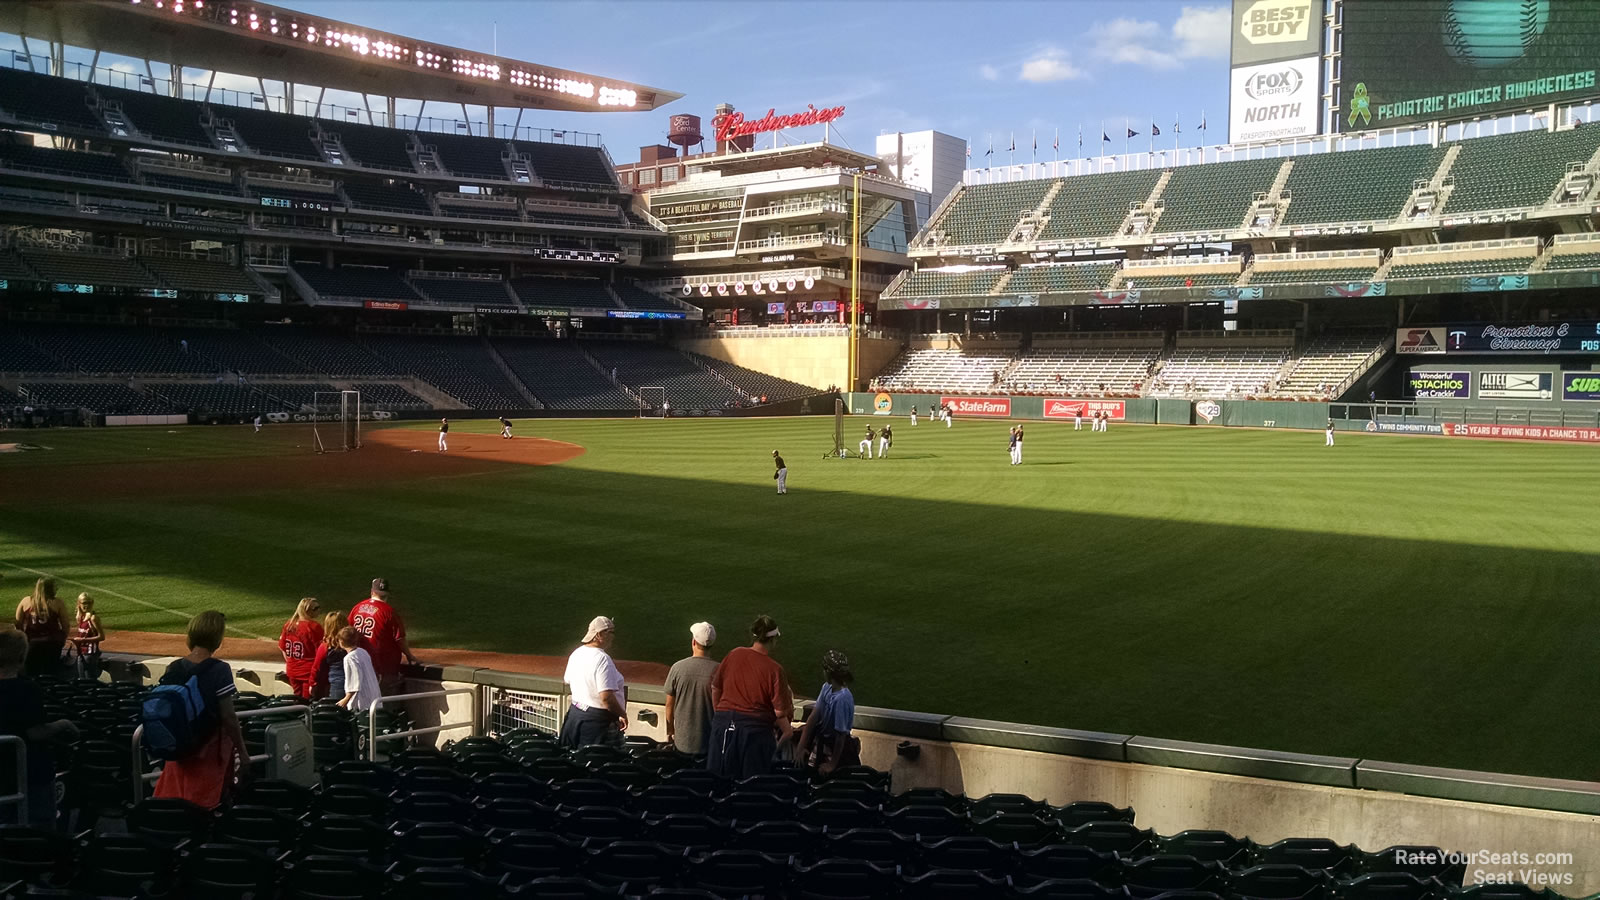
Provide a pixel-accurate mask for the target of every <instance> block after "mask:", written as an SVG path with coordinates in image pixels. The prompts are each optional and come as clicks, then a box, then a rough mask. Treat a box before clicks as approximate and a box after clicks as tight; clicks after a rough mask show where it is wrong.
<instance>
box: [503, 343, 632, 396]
mask: <svg viewBox="0 0 1600 900" xmlns="http://www.w3.org/2000/svg"><path fill="white" fill-rule="evenodd" d="M587 344H588V342H587V341H584V342H583V343H582V344H580V343H579V342H577V341H566V340H553V339H549V338H495V339H494V348H495V350H497V351H498V352H499V353H500V358H501V359H504V360H505V362H506V365H507V366H509V367H510V368H511V371H512V372H515V373H516V375H517V378H518V379H519V380H520V381H521V382H522V383H523V384H525V385H527V387H528V390H530V391H532V392H533V394H534V396H536V397H538V398H539V401H540V402H541V403H543V404H544V405H545V406H546V407H548V408H550V409H637V408H638V406H639V401H638V400H636V399H634V398H633V397H632V396H629V395H628V394H627V393H626V392H625V391H623V390H622V389H621V388H619V387H617V386H616V385H614V384H612V382H611V379H610V378H609V377H608V376H607V375H605V374H603V373H601V371H600V370H599V369H597V368H595V366H594V364H593V363H591V362H590V361H589V358H588V357H587V356H585V355H584V352H583V347H584V346H585V345H587ZM619 374H620V373H619Z"/></svg>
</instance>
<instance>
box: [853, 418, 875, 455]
mask: <svg viewBox="0 0 1600 900" xmlns="http://www.w3.org/2000/svg"><path fill="white" fill-rule="evenodd" d="M877 436H878V435H877V432H875V431H873V430H872V426H871V425H868V426H867V436H866V437H864V438H862V439H861V443H860V444H858V445H857V446H858V448H859V450H860V453H861V458H862V459H871V458H872V440H873V438H876V437H877Z"/></svg>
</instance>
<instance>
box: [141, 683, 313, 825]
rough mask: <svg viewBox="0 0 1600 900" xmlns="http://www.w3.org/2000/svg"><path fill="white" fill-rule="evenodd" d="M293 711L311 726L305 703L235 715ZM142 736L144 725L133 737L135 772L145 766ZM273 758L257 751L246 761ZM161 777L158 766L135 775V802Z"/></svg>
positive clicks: (269, 714) (254, 716) (309, 714)
mask: <svg viewBox="0 0 1600 900" xmlns="http://www.w3.org/2000/svg"><path fill="white" fill-rule="evenodd" d="M291 712H298V713H299V714H300V717H301V718H302V719H304V720H305V723H306V727H307V728H310V727H311V707H309V706H305V705H295V706H272V707H268V708H266V709H246V710H243V711H240V712H237V713H235V714H234V715H236V716H238V717H239V718H241V719H253V718H257V717H259V716H275V715H281V714H283V713H291ZM219 727H220V726H219ZM142 737H144V726H143V725H140V726H139V727H138V728H135V729H134V730H133V739H132V744H133V768H132V771H134V772H139V770H140V769H142V768H144V766H143V761H144V747H143V746H142V745H141V743H140V741H139V739H140V738H142ZM239 750H240V751H241V752H242V751H243V750H244V748H243V747H240V748H239ZM271 758H272V757H271V756H270V755H268V754H266V753H257V754H256V755H254V756H249V757H246V759H245V762H247V763H258V762H266V761H267V760H269V759H271ZM164 765H165V764H164V763H163V766H164ZM160 777H161V769H160V768H157V769H156V770H155V771H154V772H144V773H142V774H139V775H137V776H135V777H134V779H133V802H135V803H138V802H139V801H140V800H143V799H144V785H145V782H147V781H155V780H156V779H158V778H160Z"/></svg>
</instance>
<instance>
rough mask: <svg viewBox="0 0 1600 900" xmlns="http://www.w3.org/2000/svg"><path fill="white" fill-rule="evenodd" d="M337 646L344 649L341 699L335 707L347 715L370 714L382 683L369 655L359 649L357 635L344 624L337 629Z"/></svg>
mask: <svg viewBox="0 0 1600 900" xmlns="http://www.w3.org/2000/svg"><path fill="white" fill-rule="evenodd" d="M339 647H340V648H341V649H343V650H344V659H343V660H342V661H341V662H340V665H341V666H342V667H343V668H344V696H343V697H341V698H340V699H339V705H340V706H342V707H344V708H345V709H348V710H350V711H351V712H359V713H365V712H371V711H372V707H373V705H375V704H376V703H377V702H378V698H379V697H382V696H383V689H382V682H381V681H380V680H379V678H378V673H377V672H376V671H375V670H374V669H373V667H372V656H371V654H369V653H367V651H366V650H364V649H362V647H361V635H360V634H359V633H357V632H356V630H355V629H354V628H351V627H349V626H348V625H347V626H345V627H344V628H341V629H339Z"/></svg>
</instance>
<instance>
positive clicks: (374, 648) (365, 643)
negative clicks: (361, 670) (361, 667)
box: [350, 578, 417, 694]
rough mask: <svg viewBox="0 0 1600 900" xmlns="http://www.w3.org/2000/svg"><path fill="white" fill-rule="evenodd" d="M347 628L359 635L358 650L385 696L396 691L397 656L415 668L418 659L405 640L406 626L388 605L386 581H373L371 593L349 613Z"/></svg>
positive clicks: (398, 660) (397, 684) (398, 668)
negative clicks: (369, 660)
mask: <svg viewBox="0 0 1600 900" xmlns="http://www.w3.org/2000/svg"><path fill="white" fill-rule="evenodd" d="M350 627H352V628H354V629H355V630H356V633H357V634H359V635H361V649H363V650H365V651H367V654H368V655H369V656H371V657H372V668H373V670H374V671H376V672H377V673H378V682H379V683H380V684H381V685H383V692H384V693H385V694H394V693H398V692H399V688H400V657H401V656H404V657H405V658H406V662H409V663H411V664H412V665H416V662H417V656H416V654H414V653H412V652H411V645H410V643H408V642H407V641H406V623H405V622H403V621H402V620H401V619H400V614H399V613H397V612H395V611H394V607H392V606H390V605H389V581H388V579H386V578H374V579H372V594H371V596H369V597H367V599H365V600H363V601H361V602H360V603H357V604H356V605H355V608H354V609H352V610H350Z"/></svg>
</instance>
